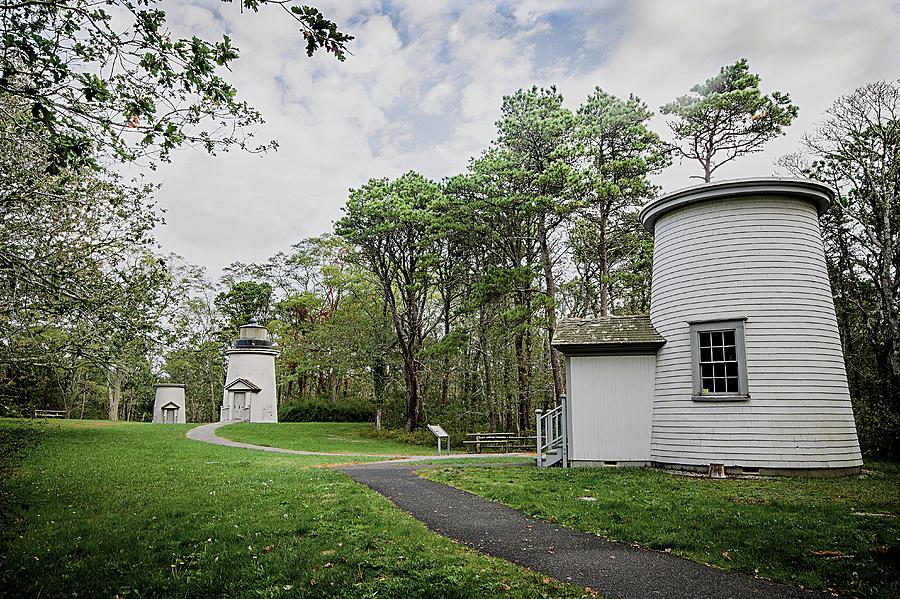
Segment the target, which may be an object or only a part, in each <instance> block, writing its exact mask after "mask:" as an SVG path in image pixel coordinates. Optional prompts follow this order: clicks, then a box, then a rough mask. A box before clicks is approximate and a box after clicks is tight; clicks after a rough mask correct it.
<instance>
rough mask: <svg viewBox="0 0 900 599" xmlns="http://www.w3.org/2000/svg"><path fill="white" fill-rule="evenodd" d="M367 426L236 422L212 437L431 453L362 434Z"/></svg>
mask: <svg viewBox="0 0 900 599" xmlns="http://www.w3.org/2000/svg"><path fill="white" fill-rule="evenodd" d="M371 426H372V425H371V424H365V423H357V422H280V423H278V424H257V423H250V422H240V423H237V424H229V425H227V426H223V427H222V428H220V429H219V430H218V431H216V434H217V435H219V436H220V437H223V438H225V439H231V440H232V441H240V442H241V443H252V444H254V445H265V446H267V447H282V448H284V449H296V450H300V451H323V452H334V453H368V454H373V455H428V454H429V453H434V450H433V449H432V450H431V451H429V450H428V448H426V447H420V446H418V445H410V444H407V443H401V442H399V441H393V440H389V439H373V438H371V437H367V436H365V435H364V434H363V433H364V432H365V431H367V430H368V429H369V428H371Z"/></svg>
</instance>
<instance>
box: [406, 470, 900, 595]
mask: <svg viewBox="0 0 900 599" xmlns="http://www.w3.org/2000/svg"><path fill="white" fill-rule="evenodd" d="M421 474H422V475H424V476H426V477H427V478H430V479H432V480H436V481H440V482H444V483H448V484H451V485H453V486H456V487H459V488H461V489H465V490H467V491H470V492H472V493H476V494H478V495H481V496H483V497H487V498H490V499H494V500H497V501H501V502H503V503H505V504H507V505H509V506H511V507H514V508H516V509H518V510H521V511H523V512H525V513H527V514H530V515H532V516H535V517H537V518H540V519H542V520H547V521H551V522H559V523H560V524H564V525H566V526H569V527H572V528H576V529H580V530H584V531H588V532H593V533H596V534H599V535H602V536H604V537H608V538H611V539H617V540H621V541H625V542H629V543H638V544H640V545H641V546H643V547H649V548H653V549H659V550H670V551H671V552H672V553H675V554H677V555H681V556H684V557H687V558H689V559H693V560H697V561H700V562H705V563H708V564H714V565H716V566H719V567H721V568H724V569H727V570H738V571H741V572H747V573H751V574H753V573H756V574H758V575H759V576H762V577H765V578H770V579H774V580H779V581H782V582H787V583H792V584H797V585H805V586H809V587H818V588H825V587H830V588H837V589H841V590H842V591H845V592H849V593H852V594H854V595H859V596H864V597H883V598H885V599H887V598H888V597H900V522H898V520H900V518H898V515H900V465H898V464H890V463H873V464H867V471H866V473H864V474H863V475H862V476H859V477H849V478H840V479H808V478H807V479H800V478H783V479H766V480H760V479H757V480H735V479H727V480H709V479H702V478H688V477H683V476H676V475H672V474H668V473H665V472H661V471H657V470H637V469H634V470H632V469H615V468H609V469H571V470H562V469H546V470H539V469H537V468H452V467H451V468H440V469H433V470H428V471H423V472H422V473H421Z"/></svg>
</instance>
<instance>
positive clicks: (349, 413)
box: [278, 398, 375, 422]
mask: <svg viewBox="0 0 900 599" xmlns="http://www.w3.org/2000/svg"><path fill="white" fill-rule="evenodd" d="M374 419H375V406H373V405H372V403H371V402H368V401H363V400H342V401H339V402H337V403H331V402H330V401H327V400H324V399H318V398H307V399H299V400H295V401H288V402H285V403H283V404H281V406H280V407H279V408H278V420H279V422H372V421H373V420H374Z"/></svg>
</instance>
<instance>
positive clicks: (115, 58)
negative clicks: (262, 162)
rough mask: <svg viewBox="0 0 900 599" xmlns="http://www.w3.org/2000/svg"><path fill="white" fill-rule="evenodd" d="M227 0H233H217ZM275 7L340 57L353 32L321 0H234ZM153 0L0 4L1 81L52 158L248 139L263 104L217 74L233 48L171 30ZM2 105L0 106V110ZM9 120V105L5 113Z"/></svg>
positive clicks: (154, 151) (54, 165)
mask: <svg viewBox="0 0 900 599" xmlns="http://www.w3.org/2000/svg"><path fill="white" fill-rule="evenodd" d="M223 1H228V0H223ZM240 4H241V9H247V10H249V11H253V12H257V11H258V10H259V9H260V8H261V7H272V8H273V9H281V10H284V11H285V12H286V14H288V15H290V17H291V18H293V20H294V21H295V23H296V24H297V25H299V27H300V31H301V32H302V35H303V38H304V41H305V43H306V52H307V54H308V55H310V56H311V55H312V54H313V53H314V52H315V51H316V50H317V49H319V48H323V49H325V50H326V51H328V52H330V53H332V54H334V55H335V56H336V57H337V59H338V60H343V59H344V57H345V55H346V53H347V50H346V44H347V42H349V41H350V40H352V39H353V38H352V37H351V36H348V35H346V34H344V33H342V32H340V31H339V30H338V29H337V26H336V25H335V24H334V23H333V22H331V21H329V20H328V19H326V18H325V17H324V16H323V15H322V13H320V12H319V11H318V10H317V9H315V8H312V7H309V6H296V5H293V4H292V2H291V1H290V0H241V2H240ZM158 5H159V0H141V1H138V2H135V1H133V0H109V1H104V2H100V1H97V0H72V1H69V2H55V1H53V0H22V1H11V2H3V3H2V4H0V93H2V94H4V95H8V96H9V97H10V98H11V99H12V103H13V105H14V106H15V107H16V109H17V110H20V111H24V113H25V114H27V115H28V120H29V121H31V122H33V123H36V124H37V125H39V126H40V127H42V128H43V129H44V130H45V132H46V133H47V138H48V147H49V160H48V162H47V168H48V170H49V171H51V172H58V171H59V170H60V169H62V168H65V167H68V166H78V165H81V164H85V163H89V164H96V162H95V159H96V157H97V155H98V154H107V153H109V154H112V155H114V156H116V157H118V158H121V159H125V160H133V159H135V158H136V157H139V156H146V155H151V156H158V157H161V158H163V159H165V158H166V157H167V156H168V154H169V152H170V151H171V150H172V149H173V148H175V147H177V146H180V145H182V144H197V145H201V146H203V147H205V148H206V149H207V150H208V151H210V152H212V151H214V150H216V149H220V148H221V149H224V148H228V147H231V146H234V145H238V146H240V147H243V148H249V146H248V145H247V141H248V138H249V137H250V136H249V134H247V133H246V128H247V127H248V126H250V125H253V124H255V123H258V122H261V116H260V114H259V112H257V111H256V110H254V109H253V108H251V107H250V106H248V105H247V104H246V103H245V102H242V101H239V100H238V99H237V91H236V90H235V88H234V87H233V86H232V85H231V84H230V83H228V82H227V80H226V79H225V78H224V77H223V75H224V72H225V71H226V70H227V69H228V68H229V65H230V64H231V63H232V62H233V61H234V60H236V59H237V58H238V49H237V48H235V47H234V46H233V45H232V43H231V39H230V38H229V37H228V36H227V35H223V37H222V39H221V40H220V41H208V40H204V39H201V38H199V37H197V36H193V37H191V38H189V39H188V38H184V39H177V38H174V37H173V36H172V35H171V32H170V31H169V30H168V28H167V24H166V14H165V12H163V11H162V10H161V9H160V8H159V7H158ZM2 109H3V108H2V107H0V110H2ZM2 116H3V117H4V118H5V119H6V120H10V113H6V114H3V115H2Z"/></svg>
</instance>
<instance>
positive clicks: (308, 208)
mask: <svg viewBox="0 0 900 599" xmlns="http://www.w3.org/2000/svg"><path fill="white" fill-rule="evenodd" d="M316 5H317V6H318V7H319V8H320V9H321V10H322V11H323V12H324V13H325V14H326V15H327V16H329V17H330V18H334V19H335V20H336V21H337V22H338V23H340V24H341V26H342V28H343V29H345V30H347V31H348V32H350V33H352V34H353V35H355V36H356V37H357V39H356V40H355V41H354V42H353V43H352V51H353V53H354V56H352V57H349V58H348V60H347V61H346V62H345V63H339V62H337V61H335V60H334V59H333V57H331V56H330V55H327V54H322V55H316V56H315V57H313V58H307V57H306V53H305V50H304V46H303V43H302V39H301V37H300V35H299V33H298V32H297V27H296V26H295V25H294V24H293V23H292V22H291V21H290V19H289V18H288V17H287V16H286V15H284V14H280V13H279V12H278V11H275V10H262V11H261V12H260V13H259V14H253V13H244V14H241V13H240V10H239V7H238V6H237V5H236V4H222V3H220V2H215V1H213V2H208V3H204V4H200V5H197V4H196V3H192V2H189V1H188V0H177V1H176V0H171V1H166V2H164V8H165V10H166V12H167V15H168V17H169V20H170V23H171V24H172V27H173V29H174V30H175V31H176V33H178V34H179V35H191V34H197V35H203V36H206V37H217V36H218V35H220V34H221V33H222V31H223V28H224V30H226V31H227V33H228V34H229V35H230V36H231V37H232V39H233V41H234V44H235V45H236V46H238V47H239V48H240V49H241V59H240V60H239V61H237V62H236V63H235V65H234V67H233V68H234V71H233V73H232V75H231V79H232V81H233V82H234V83H235V85H236V86H237V87H238V89H239V91H240V93H241V95H242V96H243V97H244V98H245V99H247V100H248V101H249V102H250V103H251V104H253V105H254V106H256V107H258V108H259V109H260V110H261V111H262V112H263V114H264V116H265V118H266V120H267V123H266V124H265V125H264V126H262V127H260V128H259V130H258V131H257V137H258V138H259V139H260V140H268V139H271V138H277V139H278V140H279V142H280V144H281V147H280V149H279V151H278V152H276V153H271V154H269V155H267V156H265V157H258V156H252V155H247V154H242V153H237V152H236V153H231V154H227V155H222V156H218V157H209V156H206V155H205V154H203V153H202V152H201V151H194V150H184V151H180V152H177V153H176V155H175V156H174V160H175V162H174V163H173V164H172V165H166V166H164V167H163V168H161V169H160V171H159V175H158V178H159V179H160V180H162V182H163V183H164V187H163V190H162V191H161V193H160V194H159V196H158V197H159V202H160V204H161V205H162V206H163V207H165V208H166V209H167V210H168V214H167V221H168V225H166V226H165V227H162V228H161V229H160V230H159V231H158V238H159V240H160V241H161V243H162V244H163V246H164V247H165V249H167V250H172V251H177V252H179V253H181V254H183V255H184V256H185V257H186V258H187V260H189V261H191V262H195V263H200V264H204V265H206V266H208V267H210V268H211V270H212V271H213V273H214V274H215V273H217V272H218V271H219V270H220V269H221V267H222V266H224V265H226V264H228V263H230V262H232V261H235V260H240V261H243V262H248V261H259V260H264V259H265V258H267V257H268V256H270V255H272V254H273V253H274V252H276V251H278V250H284V249H287V248H288V247H289V246H290V245H291V244H292V243H294V242H296V241H298V240H299V239H300V238H302V237H304V236H309V235H317V234H320V233H322V232H325V231H327V230H329V229H330V227H331V222H332V221H333V220H334V219H335V218H337V217H338V216H339V215H340V207H341V206H342V205H343V203H344V201H345V200H346V196H347V189H348V188H350V187H355V186H358V185H361V184H362V183H363V182H365V181H366V180H367V179H368V178H370V177H383V176H388V177H392V176H397V175H399V174H400V173H402V172H405V171H407V170H410V169H417V170H420V171H422V172H423V173H424V174H426V175H427V176H430V177H433V178H436V179H439V178H441V177H443V176H447V175H452V174H455V173H457V172H460V171H461V170H463V169H464V168H465V165H466V163H467V161H468V159H469V157H471V156H473V155H476V154H478V153H479V152H480V151H481V150H482V149H483V148H484V147H485V146H486V145H487V144H488V143H489V142H490V140H491V138H492V137H493V135H494V121H495V120H496V119H497V118H498V116H499V108H500V101H501V97H502V96H503V95H505V94H509V93H512V92H514V91H515V90H516V89H518V88H521V87H530V86H531V85H533V84H536V85H549V84H553V83H556V84H557V87H558V88H559V90H560V91H561V92H562V93H563V94H564V95H565V96H566V98H567V104H568V105H570V106H571V107H573V108H574V107H576V106H577V105H578V103H579V102H580V101H581V100H582V99H583V98H584V97H585V96H586V95H587V94H588V93H589V92H590V91H591V90H592V89H593V87H594V86H595V85H599V86H601V87H603V88H604V89H606V90H608V91H611V92H613V93H616V94H619V95H623V96H626V95H628V94H629V93H632V92H633V93H636V94H638V95H639V96H641V97H642V98H643V99H644V100H645V101H647V102H648V104H649V105H650V106H651V107H652V108H653V109H656V108H657V107H658V106H659V105H660V104H662V103H664V102H666V101H668V100H670V99H672V98H674V97H675V96H677V95H679V94H680V93H684V92H685V91H686V90H687V89H688V88H689V87H690V86H691V85H693V84H694V83H696V82H698V81H702V80H703V79H705V78H707V77H709V76H711V75H713V74H714V73H715V72H716V71H717V70H718V68H719V67H720V66H722V65H724V64H727V63H730V62H733V61H734V60H736V59H738V58H741V57H746V58H748V59H749V60H750V64H751V67H752V68H753V70H754V71H756V72H758V73H760V74H761V75H762V78H763V88H764V89H766V90H772V89H779V90H783V91H787V92H790V93H791V95H792V97H793V98H794V100H795V102H796V103H797V104H799V105H800V108H801V113H800V114H801V116H800V118H799V119H798V121H797V123H796V124H795V125H794V126H793V127H791V128H790V133H789V135H787V136H786V137H784V138H782V139H779V140H778V141H776V142H774V143H773V144H772V145H771V146H770V147H769V148H767V151H766V152H765V153H763V154H759V155H756V156H752V157H749V158H746V159H744V160H742V161H740V162H736V163H734V164H733V165H732V166H729V167H728V168H727V169H724V168H723V171H724V172H723V174H722V175H723V177H725V176H753V175H767V174H770V173H771V172H772V170H773V167H772V164H773V161H774V159H775V158H777V157H778V156H779V155H781V154H784V153H787V152H790V151H792V150H793V149H795V148H796V146H797V143H798V141H799V138H800V136H801V135H802V133H803V132H805V131H809V130H811V129H812V127H813V126H814V124H815V123H816V121H817V120H819V119H820V118H821V115H822V113H823V112H824V110H825V108H826V107H827V106H828V105H829V104H830V103H831V102H832V101H833V100H834V99H835V98H836V97H837V96H838V95H840V94H843V93H847V92H850V91H852V90H853V89H854V88H855V87H858V86H859V85H862V84H864V83H866V82H868V81H872V80H875V79H879V78H896V77H897V76H898V75H900V42H898V40H900V16H898V8H897V4H896V3H889V2H876V1H874V0H863V1H859V0H857V1H854V2H842V1H830V2H822V1H817V0H798V1H795V2H791V3H785V2H781V1H779V0H767V1H757V2H752V3H751V2H738V1H733V0H728V1H725V2H722V1H713V0H705V1H701V0H689V1H683V2H656V1H651V0H642V1H634V2H631V3H629V4H628V5H627V6H625V7H622V6H621V5H620V4H618V3H615V2H609V3H595V2H588V1H586V0H585V1H584V2H578V1H576V0H553V1H552V2H550V1H546V0H525V1H521V2H513V1H512V0H506V1H504V2H479V3H455V2H449V1H448V0H441V1H439V2H438V1H435V2H432V1H429V2H422V1H416V0H403V1H402V2H395V3H391V4H388V5H383V4H382V3H381V2H376V1H374V0H371V1H367V2H353V3H350V2H338V1H336V0H329V1H327V2H319V3H316ZM655 124H656V125H657V127H658V128H659V129H660V130H663V129H664V128H665V123H664V121H663V120H662V119H661V118H659V117H657V119H656V121H655ZM694 172H696V168H694V167H693V166H692V165H682V166H675V167H673V168H671V169H669V170H668V171H667V172H666V173H665V174H664V175H662V176H661V177H660V182H661V184H662V185H664V187H666V188H668V189H671V188H675V187H680V186H683V185H685V184H687V183H688V182H689V181H688V179H687V177H688V176H689V175H690V174H693V173H694Z"/></svg>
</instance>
